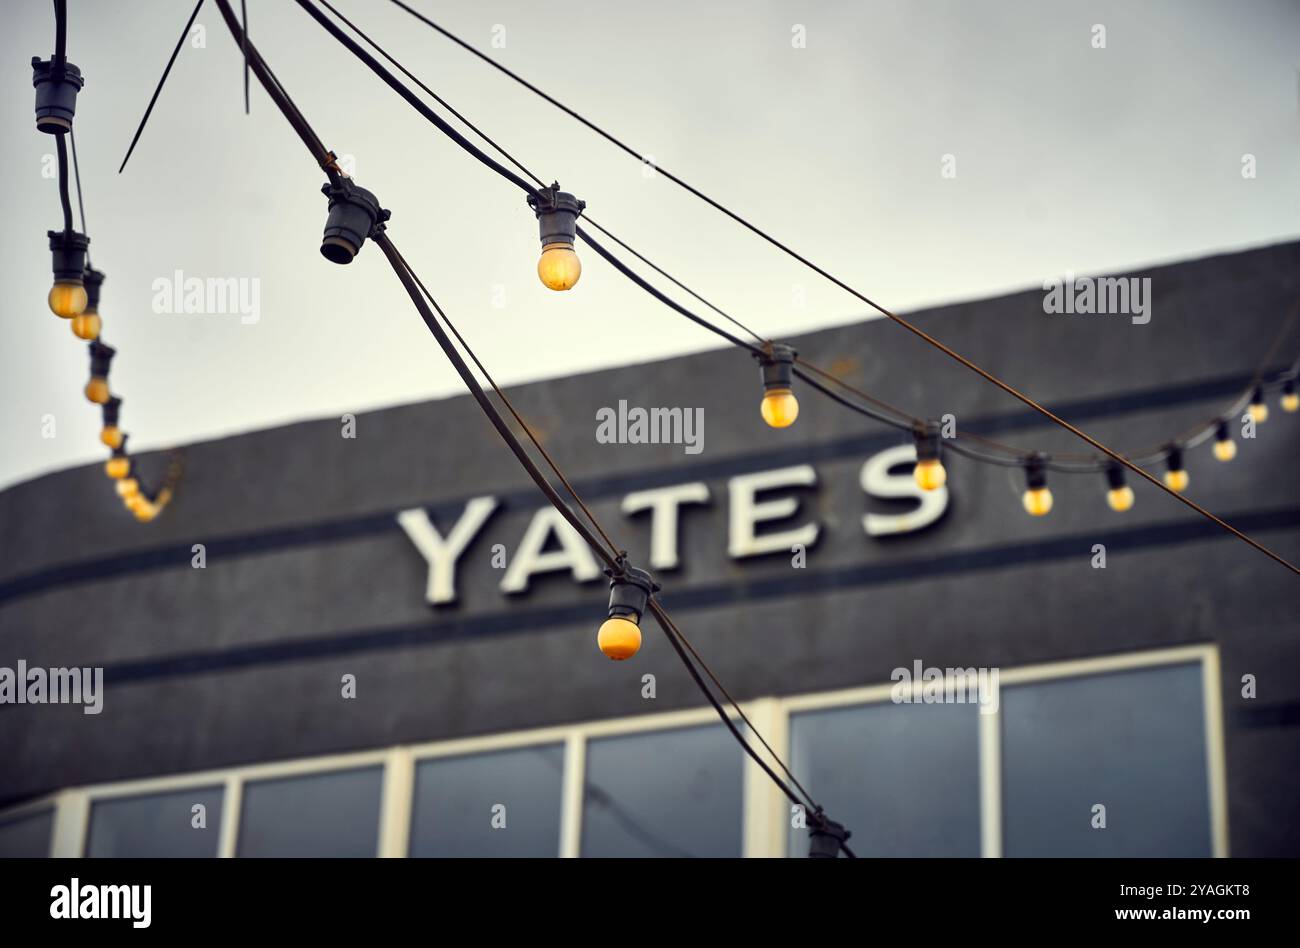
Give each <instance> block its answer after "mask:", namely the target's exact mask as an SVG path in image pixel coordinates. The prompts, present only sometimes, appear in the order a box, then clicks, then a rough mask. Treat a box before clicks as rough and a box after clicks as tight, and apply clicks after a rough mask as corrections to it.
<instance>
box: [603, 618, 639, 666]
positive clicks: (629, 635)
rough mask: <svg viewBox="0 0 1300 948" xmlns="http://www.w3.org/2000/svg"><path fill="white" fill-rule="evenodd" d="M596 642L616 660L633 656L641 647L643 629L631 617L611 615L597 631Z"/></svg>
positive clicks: (607, 655)
mask: <svg viewBox="0 0 1300 948" xmlns="http://www.w3.org/2000/svg"><path fill="white" fill-rule="evenodd" d="M596 644H597V645H599V646H600V650H601V651H602V652H603V653H604V654H605V656H606V657H607V658H612V659H613V660H614V661H616V662H621V661H624V660H625V659H629V658H631V657H632V656H633V655H635V654H636V653H637V652H638V651H640V649H641V630H640V629H639V628H637V625H636V623H635V622H633V621H632V620H631V619H625V618H623V617H622V616H611V617H610V618H608V619H606V620H605V622H604V624H603V625H601V627H600V631H599V632H597V633H596Z"/></svg>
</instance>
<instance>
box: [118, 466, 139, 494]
mask: <svg viewBox="0 0 1300 948" xmlns="http://www.w3.org/2000/svg"><path fill="white" fill-rule="evenodd" d="M131 473H132V472H131V470H130V469H128V471H127V476H126V477H123V478H121V479H120V480H119V481H118V482H117V484H116V485H114V486H115V488H116V490H117V496H118V497H121V498H122V500H123V501H126V500H128V499H130V498H131V497H132V496H134V495H135V494H138V493H140V482H139V481H138V480H136V479H135V478H134V477H132V476H131Z"/></svg>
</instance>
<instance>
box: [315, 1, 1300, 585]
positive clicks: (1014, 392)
mask: <svg viewBox="0 0 1300 948" xmlns="http://www.w3.org/2000/svg"><path fill="white" fill-rule="evenodd" d="M298 2H299V4H300V5H303V6H306V5H307V2H308V0H298ZM393 2H394V3H395V4H397V6H399V7H401V8H402V9H403V10H405V11H406V12H407V13H410V14H411V15H412V16H414V17H415V18H416V19H418V20H420V21H422V22H424V23H425V24H427V25H428V26H430V27H432V28H433V29H435V30H437V31H438V32H439V33H441V34H442V35H444V36H446V37H447V38H449V39H452V40H453V41H455V42H456V43H457V44H459V45H460V46H462V47H464V48H465V49H467V50H469V51H470V52H472V53H474V55H476V56H478V57H479V58H480V59H482V60H483V61H485V62H487V63H490V64H491V65H492V66H493V68H495V69H497V70H499V71H501V72H502V73H504V74H506V75H508V76H510V78H512V79H514V80H515V81H516V82H518V83H520V84H521V85H523V86H524V87H525V88H527V89H529V90H530V91H532V92H533V93H535V94H537V95H538V96H540V97H542V98H543V99H545V100H546V101H548V102H550V103H551V104H552V105H554V106H555V107H557V108H559V109H561V110H562V111H564V112H566V113H567V114H569V115H570V116H572V117H573V118H575V119H577V120H578V121H579V122H581V123H582V124H584V125H586V126H587V127H588V128H590V129H591V130H592V131H594V132H596V133H597V134H599V135H601V136H602V137H603V138H605V139H606V140H608V141H609V142H611V143H612V144H614V145H616V146H617V147H618V148H620V149H622V150H623V151H625V152H626V153H627V154H629V155H631V156H632V157H634V158H636V159H637V160H638V161H644V160H645V156H644V155H642V154H641V153H639V152H637V151H636V150H635V149H633V148H632V147H631V146H629V145H627V144H626V143H624V142H623V141H621V140H620V139H618V138H616V137H615V136H614V135H612V134H610V133H609V132H607V131H605V130H604V129H603V128H601V127H600V126H598V125H596V124H595V123H594V122H592V121H590V120H589V119H587V118H584V117H583V116H582V115H580V114H578V113H577V112H575V111H574V110H573V109H570V108H569V107H568V106H566V105H564V104H562V103H561V102H559V101H558V100H556V99H554V98H552V97H551V96H549V95H547V94H546V93H544V92H542V90H541V89H539V88H538V87H537V86H534V85H533V84H532V83H530V82H528V81H526V80H525V79H523V78H522V77H520V76H519V75H517V74H516V73H514V72H512V71H511V70H509V69H507V68H506V67H505V66H502V65H501V64H500V63H498V62H496V61H495V60H493V59H491V58H489V57H487V56H485V55H484V54H483V53H480V52H479V51H478V50H476V49H474V48H473V47H472V46H470V45H469V44H468V43H466V42H465V41H464V40H462V39H460V38H459V37H457V36H454V35H453V34H452V33H451V32H449V31H448V30H446V29H444V28H443V27H441V26H439V25H438V24H436V23H434V22H433V21H432V20H430V19H429V18H428V17H425V16H423V15H422V14H420V13H418V12H417V11H415V10H413V9H411V7H409V6H407V5H406V4H405V3H403V2H402V0H393ZM390 78H391V77H390ZM408 91H409V90H408ZM655 171H656V172H658V173H659V174H662V175H663V176H664V177H665V178H667V179H668V180H669V181H672V182H673V183H674V184H676V185H678V186H679V187H681V188H682V189H683V190H685V191H687V192H688V193H690V194H692V195H694V196H695V197H697V198H698V199H700V200H701V201H704V202H705V203H706V204H708V205H709V206H711V207H713V208H714V209H716V210H717V211H719V212H721V213H722V214H724V215H726V216H727V217H729V218H731V219H732V220H733V221H735V222H736V223H738V224H740V225H741V226H742V227H744V228H746V229H747V230H749V231H750V232H752V233H753V234H755V235H756V236H758V237H760V238H762V239H763V240H765V241H767V242H768V243H769V244H771V245H772V246H774V247H776V248H777V249H778V250H780V251H782V252H783V253H785V254H786V255H787V256H789V257H791V258H792V259H794V260H797V261H798V262H799V263H801V264H803V265H804V266H805V267H807V268H808V269H810V270H812V271H813V272H814V273H816V274H818V275H819V276H821V277H822V278H823V279H825V280H827V281H829V282H830V283H833V284H834V285H835V286H838V287H839V288H840V289H842V290H844V291H845V292H846V293H848V294H850V295H851V296H853V297H855V298H857V299H858V300H860V301H862V302H863V303H865V304H867V305H868V306H870V307H871V308H872V309H874V310H876V311H877V312H878V313H880V314H881V315H882V316H885V317H886V318H888V319H889V320H891V321H892V322H894V323H896V324H897V325H899V326H902V327H903V328H904V329H906V330H907V331H908V332H910V333H912V334H913V335H915V336H916V337H917V338H919V339H921V340H922V341H924V342H926V343H928V344H929V345H931V346H933V347H934V348H936V349H938V350H939V351H940V352H942V353H944V354H945V355H947V356H948V357H949V358H951V359H953V360H954V361H956V362H959V363H961V364H962V365H963V366H965V367H966V368H967V369H969V370H971V371H972V372H974V373H975V374H976V375H978V376H980V377H981V378H983V379H984V380H985V381H987V382H989V383H990V384H992V385H995V386H996V387H998V388H999V389H1001V390H1002V391H1003V392H1005V393H1006V394H1008V395H1010V396H1012V397H1013V398H1015V399H1016V400H1017V401H1020V402H1022V403H1023V404H1025V405H1027V406H1028V407H1030V408H1032V409H1033V410H1034V411H1036V412H1038V413H1039V414H1041V415H1042V416H1043V417H1045V418H1047V419H1048V420H1049V421H1051V422H1052V423H1054V424H1056V425H1058V426H1060V427H1061V428H1063V429H1065V430H1066V431H1069V432H1070V433H1071V434H1073V435H1074V436H1075V437H1077V438H1079V439H1080V440H1082V441H1084V442H1086V443H1087V444H1089V445H1090V446H1091V447H1092V448H1094V449H1095V450H1097V451H1099V452H1101V453H1102V454H1104V455H1106V456H1107V457H1109V458H1111V459H1112V460H1114V461H1116V462H1117V463H1119V464H1122V465H1123V466H1124V467H1126V468H1128V469H1129V470H1130V471H1132V472H1133V473H1134V474H1136V475H1138V476H1139V477H1141V478H1143V479H1144V480H1146V481H1149V482H1150V483H1152V484H1154V485H1155V486H1156V487H1157V488H1159V489H1160V490H1162V491H1164V492H1165V493H1166V494H1168V495H1169V496H1171V497H1173V498H1174V499H1175V500H1178V501H1179V502H1181V503H1183V504H1185V505H1186V506H1188V507H1190V508H1191V509H1192V510H1194V511H1196V512H1197V513H1199V514H1200V515H1201V516H1203V517H1205V518H1207V519H1209V520H1212V521H1213V522H1214V523H1216V524H1218V525H1219V526H1220V527H1222V528H1223V529H1224V530H1226V531H1228V532H1229V533H1231V534H1233V535H1234V536H1236V537H1237V538H1238V539H1240V540H1242V541H1243V542H1245V543H1247V544H1249V545H1250V546H1252V547H1254V548H1255V549H1256V550H1258V551H1259V552H1261V553H1263V554H1264V555H1265V556H1267V557H1269V558H1270V559H1272V560H1274V561H1275V562H1277V563H1279V564H1281V565H1282V566H1285V567H1286V568H1287V569H1289V570H1291V571H1292V572H1293V573H1296V574H1297V575H1300V567H1297V566H1294V565H1293V564H1291V563H1289V562H1288V561H1287V560H1285V559H1283V558H1282V557H1281V556H1279V555H1278V554H1276V553H1274V552H1273V551H1272V550H1270V549H1268V547H1266V546H1264V545H1263V544H1261V543H1259V542H1258V541H1257V540H1254V539H1252V538H1251V537H1249V536H1247V535H1246V534H1245V533H1243V532H1242V531H1240V530H1238V529H1237V528H1236V527H1234V526H1232V525H1231V524H1229V523H1227V522H1226V521H1224V520H1222V519H1220V518H1219V517H1216V516H1215V515H1214V514H1212V513H1210V511H1208V510H1206V509H1205V508H1204V507H1202V506H1200V505H1199V504H1197V503H1196V502H1195V501H1193V500H1191V499H1190V498H1188V497H1186V496H1184V495H1183V494H1181V493H1179V492H1178V491H1175V490H1173V489H1171V488H1170V487H1168V486H1167V485H1165V484H1164V483H1163V482H1162V481H1161V480H1160V479H1159V478H1157V477H1154V476H1152V475H1151V474H1149V473H1147V472H1146V471H1144V470H1143V469H1142V468H1140V467H1138V466H1137V465H1136V464H1134V463H1133V462H1132V461H1130V460H1129V459H1128V458H1126V457H1124V456H1123V455H1122V454H1120V453H1118V452H1117V451H1114V450H1112V449H1111V448H1108V447H1107V446H1106V445H1104V444H1102V443H1101V442H1100V441H1098V440H1097V439H1096V438H1093V437H1092V436H1091V435H1089V434H1087V433H1086V432H1084V431H1082V430H1081V429H1079V428H1078V427H1076V426H1075V425H1072V424H1070V423H1069V422H1068V421H1066V420H1065V419H1063V418H1061V417H1059V416H1058V415H1056V414H1055V413H1053V412H1051V411H1049V410H1048V409H1047V408H1045V407H1044V406H1042V405H1040V404H1039V403H1038V402H1037V401H1035V400H1034V399H1033V398H1030V397H1029V396H1028V395H1026V394H1024V393H1023V392H1021V391H1019V390H1018V389H1016V388H1015V387H1014V386H1012V385H1010V384H1009V383H1007V382H1004V381H1002V379H1000V378H998V377H997V376H995V375H993V374H992V373H990V372H988V371H986V370H985V369H983V368H981V367H980V366H978V365H976V364H975V363H974V362H972V361H971V360H970V359H967V358H966V357H965V356H963V355H961V354H960V353H959V352H957V351H955V350H954V349H952V348H950V347H949V346H947V345H945V344H944V343H942V342H940V341H939V340H938V339H936V338H935V337H934V336H932V335H930V334H929V333H927V332H926V331H925V330H923V329H921V328H920V327H918V326H915V325H913V324H912V323H911V322H909V321H908V320H906V319H904V318H903V317H901V316H899V315H898V314H897V313H894V312H893V311H891V310H889V309H886V308H885V307H884V306H882V305H880V304H879V303H877V302H876V301H875V300H873V299H871V298H870V297H869V296H867V295H866V294H864V293H862V292H860V291H858V290H856V289H854V288H853V287H852V286H850V285H849V284H848V283H846V282H844V281H843V280H841V279H840V278H839V277H837V276H835V275H834V274H832V273H831V272H829V271H828V270H826V269H824V268H822V267H820V266H818V265H817V264H816V263H814V262H813V261H812V260H810V259H809V258H807V257H805V256H804V255H802V254H800V253H799V252H798V251H796V250H794V249H793V248H791V247H789V246H788V245H786V244H785V243H783V242H781V241H780V240H778V239H777V238H776V237H774V236H772V235H771V234H769V233H768V232H767V231H765V230H763V229H762V228H760V227H758V226H757V225H756V224H753V223H751V222H750V221H749V220H747V219H746V218H744V217H742V216H741V215H740V214H738V213H736V212H735V211H733V210H731V209H730V208H729V207H727V206H726V205H724V204H722V203H721V202H719V201H717V200H715V199H714V198H712V197H710V196H709V195H707V194H705V193H704V192H703V191H701V190H699V189H698V188H696V187H694V186H692V185H690V184H688V183H687V182H686V181H684V180H683V179H681V178H679V177H678V176H677V175H675V174H673V173H672V172H670V171H668V170H667V169H665V168H663V167H662V166H660V165H658V164H656V165H655ZM607 259H608V258H607ZM679 311H680V310H679Z"/></svg>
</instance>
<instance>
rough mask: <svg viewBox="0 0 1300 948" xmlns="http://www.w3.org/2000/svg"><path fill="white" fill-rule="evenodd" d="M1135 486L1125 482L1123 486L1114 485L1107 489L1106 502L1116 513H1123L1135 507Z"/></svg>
mask: <svg viewBox="0 0 1300 948" xmlns="http://www.w3.org/2000/svg"><path fill="white" fill-rule="evenodd" d="M1133 501H1134V497H1133V488H1131V487H1129V486H1128V485H1127V484H1125V485H1124V486H1123V487H1112V488H1111V489H1110V490H1108V491H1106V503H1107V504H1109V505H1110V509H1111V510H1113V511H1115V512H1116V513H1123V512H1124V511H1126V510H1129V509H1131V508H1132V507H1133Z"/></svg>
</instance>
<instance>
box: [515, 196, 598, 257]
mask: <svg viewBox="0 0 1300 948" xmlns="http://www.w3.org/2000/svg"><path fill="white" fill-rule="evenodd" d="M528 206H529V207H531V208H532V209H533V213H534V214H536V215H537V229H538V233H539V235H540V237H541V239H542V247H543V248H545V247H549V246H550V245H551V244H565V245H567V246H569V247H572V246H573V242H574V240H576V239H577V236H578V217H579V215H581V214H582V211H583V209H584V208H585V207H586V206H587V202H586V201H579V200H578V199H577V197H575V196H574V195H572V194H570V193H569V192H568V191H561V190H560V183H559V182H558V181H556V182H553V183H552V184H551V186H550V187H547V188H541V189H540V190H538V191H536V192H535V193H533V194H530V195H528Z"/></svg>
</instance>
